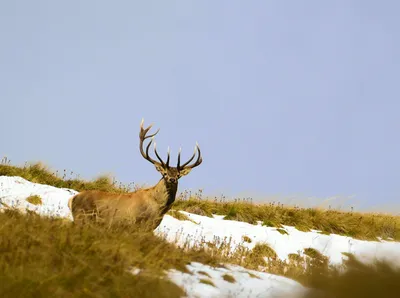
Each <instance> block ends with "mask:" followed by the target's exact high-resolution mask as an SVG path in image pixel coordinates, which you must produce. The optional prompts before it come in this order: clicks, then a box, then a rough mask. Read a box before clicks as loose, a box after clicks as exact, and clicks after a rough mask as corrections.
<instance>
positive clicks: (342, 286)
mask: <svg viewBox="0 0 400 298" xmlns="http://www.w3.org/2000/svg"><path fill="white" fill-rule="evenodd" d="M345 266H346V267H347V270H346V271H345V272H343V271H342V270H340V269H339V268H333V269H331V270H329V271H326V272H323V274H322V273H321V272H318V271H313V274H311V275H310V276H309V282H310V284H312V285H313V287H314V288H316V289H318V290H317V291H315V290H312V291H310V292H309V293H308V295H306V297H307V298H325V297H341V298H354V297H364V298H375V297H385V298H395V297H399V293H400V283H399V280H400V270H399V269H394V268H393V267H391V266H390V265H389V264H387V263H383V262H377V263H376V264H374V265H365V264H363V263H361V262H360V261H358V260H356V259H355V258H354V257H353V256H349V259H348V260H347V261H346V262H345ZM328 293H329V294H328Z"/></svg>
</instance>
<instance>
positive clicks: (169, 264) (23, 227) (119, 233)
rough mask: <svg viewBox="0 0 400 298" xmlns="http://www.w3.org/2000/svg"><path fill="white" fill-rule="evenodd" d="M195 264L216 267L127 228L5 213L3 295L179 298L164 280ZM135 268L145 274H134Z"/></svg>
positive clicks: (198, 254)
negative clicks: (169, 272) (169, 273)
mask: <svg viewBox="0 0 400 298" xmlns="http://www.w3.org/2000/svg"><path fill="white" fill-rule="evenodd" d="M191 261H198V262H201V263H204V264H207V263H208V264H210V265H217V260H216V259H215V258H212V257H211V256H210V255H209V254H206V253H205V252H204V251H201V250H194V249H191V250H189V251H185V252H184V251H182V250H181V249H178V248H176V247H175V246H174V245H173V244H169V243H167V242H165V241H163V240H162V239H160V238H158V237H156V236H154V235H153V234H152V233H148V232H142V231H140V230H137V229H135V230H133V229H129V227H126V226H124V227H122V226H113V227H108V228H106V227H102V226H100V225H76V224H74V223H72V222H66V221H64V220H62V219H57V218H49V217H40V216H39V215H37V214H35V213H31V212H28V213H27V214H25V215H23V214H20V213H19V212H17V211H13V210H6V211H5V212H4V213H0V280H1V283H0V297H32V296H36V297H47V296H48V297H50V296H57V297H179V296H180V295H182V293H183V291H182V290H181V289H180V288H179V287H177V286H176V285H175V284H173V283H171V282H169V281H168V280H167V279H163V278H162V276H164V271H165V270H168V269H170V268H176V269H178V270H182V271H185V270H187V269H186V267H185V265H186V264H188V263H189V262H191ZM131 267H135V268H140V269H143V270H142V271H141V272H140V273H139V274H137V275H132V274H130V273H129V271H128V269H129V268H131ZM149 288H151V289H152V291H151V292H150V291H148V289H149Z"/></svg>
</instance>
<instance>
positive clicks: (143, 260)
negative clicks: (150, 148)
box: [0, 160, 400, 298]
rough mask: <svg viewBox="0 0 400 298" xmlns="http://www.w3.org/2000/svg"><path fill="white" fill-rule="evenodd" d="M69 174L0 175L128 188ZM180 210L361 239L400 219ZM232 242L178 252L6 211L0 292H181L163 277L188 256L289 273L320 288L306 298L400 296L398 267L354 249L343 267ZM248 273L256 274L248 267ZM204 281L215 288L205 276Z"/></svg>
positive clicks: (308, 255) (229, 208)
mask: <svg viewBox="0 0 400 298" xmlns="http://www.w3.org/2000/svg"><path fill="white" fill-rule="evenodd" d="M65 173H66V171H64V175H62V176H61V177H59V175H58V174H57V173H51V172H50V171H49V170H48V169H47V168H46V167H44V166H43V165H42V164H33V165H25V166H24V167H15V166H11V165H10V164H9V162H8V161H7V160H5V161H4V160H3V163H2V164H0V176H1V175H8V176H20V177H23V178H25V179H27V180H30V181H32V182H37V183H43V184H48V185H52V186H56V187H66V188H72V189H75V190H78V191H82V190H87V189H100V190H104V191H110V192H127V191H131V190H132V187H130V186H128V187H127V186H124V185H121V184H117V183H116V182H115V181H112V180H111V179H110V178H107V177H100V178H98V179H96V180H94V181H84V180H81V179H78V178H75V179H72V178H68V177H66V174H65ZM71 174H72V173H71ZM32 201H33V202H36V203H37V201H36V200H32ZM177 210H185V211H187V212H191V213H196V214H200V215H206V216H211V215H212V214H220V215H225V219H227V220H240V221H244V222H248V223H251V224H257V222H261V223H263V224H264V225H266V226H271V227H276V228H278V229H279V228H280V229H281V228H283V225H290V226H295V227H296V228H298V229H300V230H304V231H309V230H310V229H317V230H321V233H323V234H329V233H336V234H342V235H349V236H353V237H355V238H359V239H371V240H375V239H376V238H377V237H382V238H385V239H387V238H393V239H394V240H400V218H399V217H396V216H390V215H384V214H372V213H356V212H341V211H337V210H322V209H316V208H307V209H300V208H292V207H287V206H283V205H280V204H273V203H271V204H264V205H263V204H252V203H251V202H216V201H211V200H204V199H201V198H200V199H199V198H198V197H197V198H183V199H178V200H177V201H176V202H175V204H174V210H172V211H170V212H171V213H170V214H171V215H172V216H174V217H176V218H178V219H180V220H187V219H188V217H187V216H185V215H184V214H182V213H180V212H177ZM243 241H244V242H249V239H246V238H244V239H243ZM250 241H251V239H250ZM229 245H230V243H229V239H221V240H218V241H216V242H213V243H202V244H200V245H198V246H195V247H185V248H183V249H178V248H177V247H175V246H174V245H173V244H169V243H167V242H166V241H164V240H163V239H160V238H159V237H156V236H154V235H153V233H150V232H146V231H145V229H131V228H129V227H127V226H115V225H114V226H111V227H104V226H101V225H90V224H86V225H76V224H74V223H71V222H67V221H65V220H63V219H57V218H48V217H40V216H39V215H36V214H33V213H31V212H28V213H27V214H25V215H22V214H20V213H19V212H17V211H13V210H12V209H11V210H6V211H5V212H3V213H0V280H1V283H0V297H32V296H34V297H47V296H57V297H179V296H180V295H182V294H183V291H182V289H180V288H179V287H178V286H176V285H175V284H173V283H171V282H169V281H168V280H167V279H164V278H162V277H163V276H164V274H165V270H168V269H170V268H176V269H178V270H182V271H187V269H186V266H185V265H186V264H188V263H190V262H200V263H203V264H208V265H212V266H218V265H219V264H220V263H231V264H237V265H241V266H243V267H245V268H248V269H255V270H262V271H266V272H270V273H274V274H279V275H284V276H287V277H290V278H293V279H296V280H298V281H300V282H301V283H302V284H303V285H306V286H309V287H315V288H317V289H319V290H320V291H321V292H315V291H314V292H310V293H309V296H308V297H315V298H317V297H318V298H319V297H327V296H326V293H330V295H331V294H333V295H334V296H335V297H397V296H398V293H400V288H399V287H400V283H398V280H400V271H399V270H394V269H392V268H391V267H390V266H389V265H388V264H384V263H377V264H376V266H366V265H363V264H361V263H359V262H358V261H357V260H355V259H354V258H353V257H352V256H351V255H349V261H347V262H346V266H348V268H349V270H348V271H347V272H346V273H345V274H343V273H340V270H339V269H338V268H331V267H329V265H328V259H327V258H326V257H324V256H323V255H322V254H321V253H319V252H318V251H316V250H314V249H311V248H310V249H306V250H305V251H304V254H305V257H304V256H301V255H299V254H291V255H290V256H289V260H288V261H287V262H283V261H280V260H279V259H278V258H277V257H276V253H275V252H274V251H273V250H272V249H271V248H270V247H269V246H268V245H267V244H257V245H256V247H255V248H254V249H253V250H252V251H250V250H248V249H246V248H245V247H244V246H239V248H238V250H237V251H235V252H234V253H231V252H228V251H229V249H228V248H229ZM133 267H135V268H140V269H142V270H141V272H140V273H139V274H136V275H134V274H131V273H130V271H129V269H130V268H133ZM249 276H251V277H253V278H257V276H256V275H254V274H253V273H250V272H249ZM227 278H228V279H229V277H227ZM224 279H225V277H224ZM202 282H203V283H207V284H210V283H209V282H211V284H210V285H213V284H212V281H209V280H208V279H204V280H202ZM149 289H151V290H149ZM321 293H322V294H321ZM318 295H319V296H318ZM324 295H325V296H324Z"/></svg>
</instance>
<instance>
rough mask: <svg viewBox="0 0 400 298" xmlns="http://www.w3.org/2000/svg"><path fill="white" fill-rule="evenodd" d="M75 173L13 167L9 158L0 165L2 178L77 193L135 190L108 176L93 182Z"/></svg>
mask: <svg viewBox="0 0 400 298" xmlns="http://www.w3.org/2000/svg"><path fill="white" fill-rule="evenodd" d="M73 175H74V172H71V171H70V172H68V171H67V170H64V171H62V174H60V173H59V172H58V171H55V172H52V171H50V169H49V168H47V167H46V166H45V165H43V164H42V163H34V164H25V165H24V166H23V167H18V166H13V165H11V164H10V161H9V160H8V159H7V158H3V159H2V161H1V163H0V176H19V177H22V178H24V179H26V180H29V181H32V182H35V183H41V184H47V185H51V186H55V187H60V188H71V189H75V190H77V191H83V190H102V191H108V192H128V191H131V190H133V185H123V184H122V183H118V182H117V181H116V180H113V179H112V178H111V177H108V176H100V177H99V178H97V179H95V180H93V181H86V180H83V179H80V178H79V176H78V175H75V178H72V177H71V176H73Z"/></svg>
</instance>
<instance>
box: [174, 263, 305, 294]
mask: <svg viewBox="0 0 400 298" xmlns="http://www.w3.org/2000/svg"><path fill="white" fill-rule="evenodd" d="M187 267H188V270H189V271H190V272H191V274H189V273H183V272H180V271H177V270H170V271H169V273H168V276H169V278H170V279H171V280H172V281H173V282H175V283H176V284H177V285H178V286H181V287H183V288H184V289H185V291H186V293H187V294H188V298H192V297H193V298H194V297H210V298H213V297H238V298H241V297H285V298H286V297H287V298H290V297H300V295H301V294H302V293H304V292H305V291H306V288H304V287H303V286H301V285H300V284H299V283H297V282H295V281H293V280H291V279H288V278H285V277H282V276H277V275H273V274H269V273H263V272H258V271H254V270H247V269H244V268H243V267H240V266H233V265H226V266H225V267H226V268H212V267H210V266H207V265H203V264H200V263H195V262H193V263H191V264H190V265H188V266H187ZM225 274H226V275H229V276H231V277H233V278H234V282H229V281H226V280H224V278H223V276H224V275H225ZM200 280H206V281H211V282H212V283H213V284H214V286H213V285H209V284H205V283H202V282H200Z"/></svg>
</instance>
